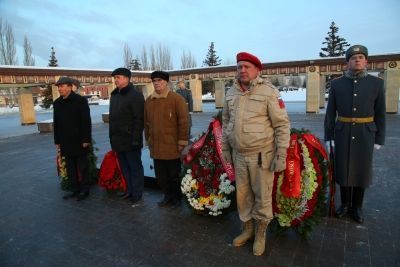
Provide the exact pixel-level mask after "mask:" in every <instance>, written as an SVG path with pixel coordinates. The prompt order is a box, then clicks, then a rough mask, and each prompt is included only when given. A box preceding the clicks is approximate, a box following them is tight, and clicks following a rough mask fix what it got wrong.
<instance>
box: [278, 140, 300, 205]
mask: <svg viewBox="0 0 400 267" xmlns="http://www.w3.org/2000/svg"><path fill="white" fill-rule="evenodd" d="M297 137H298V136H297V134H292V135H291V136H290V143H289V148H288V149H287V156H286V169H285V179H283V182H282V186H281V192H282V194H283V195H284V196H285V197H296V198H297V197H299V196H300V193H301V188H300V186H301V170H300V152H299V143H298V141H297Z"/></svg>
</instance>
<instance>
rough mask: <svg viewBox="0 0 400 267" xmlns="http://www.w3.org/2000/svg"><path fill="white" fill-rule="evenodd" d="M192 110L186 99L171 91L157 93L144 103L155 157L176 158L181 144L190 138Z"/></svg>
mask: <svg viewBox="0 0 400 267" xmlns="http://www.w3.org/2000/svg"><path fill="white" fill-rule="evenodd" d="M188 117H189V112H188V109H187V105H186V103H185V101H184V99H183V98H182V97H181V96H180V95H178V94H177V93H174V92H172V91H170V90H167V91H166V92H164V93H163V94H157V93H156V92H154V93H153V94H152V95H151V96H149V97H148V98H147V100H146V102H145V105H144V134H145V139H146V142H147V143H148V145H149V149H150V156H151V157H152V158H154V159H162V160H169V159H177V158H179V157H180V152H179V151H178V144H179V145H184V146H186V145H187V144H188V139H189V126H188Z"/></svg>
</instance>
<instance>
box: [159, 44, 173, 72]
mask: <svg viewBox="0 0 400 267" xmlns="http://www.w3.org/2000/svg"><path fill="white" fill-rule="evenodd" d="M157 61H158V65H159V66H160V69H162V70H172V69H173V66H172V61H171V51H170V50H169V47H168V46H166V45H163V44H161V43H160V44H158V48H157Z"/></svg>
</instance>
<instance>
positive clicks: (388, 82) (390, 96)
mask: <svg viewBox="0 0 400 267" xmlns="http://www.w3.org/2000/svg"><path fill="white" fill-rule="evenodd" d="M384 82H385V90H386V113H398V112H399V90H400V61H391V62H389V63H388V66H387V69H386V70H385V74H384Z"/></svg>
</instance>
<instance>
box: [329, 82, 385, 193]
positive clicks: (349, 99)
mask: <svg viewBox="0 0 400 267" xmlns="http://www.w3.org/2000/svg"><path fill="white" fill-rule="evenodd" d="M385 113H386V107H385V92H384V88H383V80H382V79H380V78H377V77H374V76H371V75H367V76H366V77H364V78H360V79H351V78H348V77H345V76H342V77H339V78H337V79H335V80H333V81H332V82H331V88H330V91H329V99H328V106H327V110H326V116H325V140H326V141H327V140H334V141H335V174H336V181H337V183H338V184H340V185H341V186H359V187H368V186H369V185H370V184H371V182H372V177H373V174H372V160H373V157H372V155H373V149H374V144H379V145H383V144H384V143H385ZM337 116H342V117H351V118H362V117H373V118H374V121H373V122H370V123H347V122H340V121H337Z"/></svg>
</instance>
